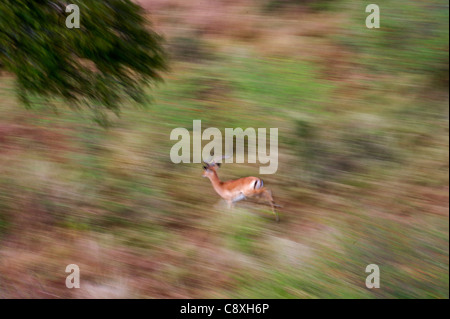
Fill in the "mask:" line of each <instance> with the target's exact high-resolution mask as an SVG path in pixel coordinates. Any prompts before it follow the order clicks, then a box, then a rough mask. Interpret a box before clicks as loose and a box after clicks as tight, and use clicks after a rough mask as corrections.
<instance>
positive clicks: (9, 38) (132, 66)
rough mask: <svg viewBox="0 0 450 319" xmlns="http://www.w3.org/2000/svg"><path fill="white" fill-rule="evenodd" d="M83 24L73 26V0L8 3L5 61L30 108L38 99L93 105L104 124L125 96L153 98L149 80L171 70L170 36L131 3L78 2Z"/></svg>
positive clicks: (2, 29) (3, 12)
mask: <svg viewBox="0 0 450 319" xmlns="http://www.w3.org/2000/svg"><path fill="white" fill-rule="evenodd" d="M71 3H73V4H76V5H78V6H79V8H80V17H81V18H80V22H81V23H80V28H79V29H76V28H74V29H69V28H67V27H66V18H67V16H69V14H70V13H66V12H65V11H66V10H65V8H66V5H67V4H68V3H66V2H65V1H49V0H39V1H36V0H2V1H1V2H0V66H1V67H2V68H4V69H5V70H7V71H8V72H11V73H13V74H14V75H15V77H16V81H17V90H18V94H19V97H20V99H21V101H22V102H24V103H25V105H27V106H30V105H32V104H33V99H32V97H33V96H39V97H44V98H46V99H50V98H57V99H62V100H64V101H65V102H67V103H68V104H69V105H70V106H72V107H79V108H83V107H88V108H90V109H91V110H92V111H93V112H94V114H95V118H96V120H97V121H99V122H100V124H102V125H105V124H107V118H106V112H105V111H107V110H110V111H113V112H114V113H116V114H118V113H119V111H120V105H121V104H122V102H123V101H124V99H128V98H131V99H132V100H134V101H136V102H138V103H141V104H143V103H145V101H146V95H145V94H144V89H145V87H146V85H150V84H153V83H154V82H155V81H158V80H161V75H160V72H161V71H164V70H165V69H166V61H165V55H166V54H165V52H164V49H163V46H162V38H161V37H160V36H159V35H158V34H157V33H155V32H154V31H152V30H150V29H148V23H147V21H146V19H145V16H144V11H143V9H142V8H141V7H140V6H138V5H136V4H134V3H132V2H131V1H129V0H107V1H98V0H83V1H81V0H73V1H71Z"/></svg>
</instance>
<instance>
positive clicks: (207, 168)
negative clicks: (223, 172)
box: [202, 162, 220, 177]
mask: <svg viewBox="0 0 450 319" xmlns="http://www.w3.org/2000/svg"><path fill="white" fill-rule="evenodd" d="M219 167H220V163H215V162H211V163H207V162H205V165H203V174H202V176H203V177H210V176H213V175H214V173H215V172H216V170H217V168H219Z"/></svg>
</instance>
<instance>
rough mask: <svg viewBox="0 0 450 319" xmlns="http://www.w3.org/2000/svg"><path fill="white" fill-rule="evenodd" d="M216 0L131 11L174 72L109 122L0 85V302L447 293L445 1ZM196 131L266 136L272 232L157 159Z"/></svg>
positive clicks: (196, 170) (193, 170) (194, 175)
mask: <svg viewBox="0 0 450 319" xmlns="http://www.w3.org/2000/svg"><path fill="white" fill-rule="evenodd" d="M213 2H214V5H215V6H216V7H215V9H214V10H213V9H212V7H210V6H212V5H207V2H205V3H198V2H195V4H194V3H189V2H186V1H178V0H170V1H156V0H153V1H146V0H141V1H140V3H142V5H143V6H145V7H146V8H147V9H149V10H150V13H149V18H150V19H151V20H153V21H154V23H155V27H156V29H157V30H158V31H159V32H161V33H162V34H164V35H165V37H166V39H167V47H168V50H169V52H171V54H172V61H171V71H170V72H169V73H167V74H166V77H165V83H164V84H161V85H160V86H159V87H158V88H156V89H154V90H153V91H151V92H149V95H151V96H152V97H153V103H151V104H149V105H148V108H147V109H141V108H137V107H135V106H134V105H129V106H127V107H126V108H125V109H124V111H123V112H122V114H121V116H120V118H116V117H114V116H112V117H111V120H112V126H111V127H110V128H108V129H103V128H101V127H98V126H97V125H95V124H93V122H92V119H91V118H90V117H89V114H86V113H80V112H77V111H76V110H71V109H69V108H67V107H66V106H64V105H63V103H62V102H61V101H55V102H54V105H53V106H48V105H44V104H42V103H41V102H40V101H38V100H36V101H35V102H36V103H35V108H33V109H32V110H26V109H24V108H23V107H22V106H21V105H20V104H19V103H18V100H17V98H16V95H15V90H14V79H13V78H12V77H10V76H9V75H8V74H3V76H2V77H1V78H0V297H2V298H59V297H68V298H105V297H106V298H448V296H449V294H448V285H449V278H448V271H449V268H448V264H449V237H448V234H449V229H448V226H449V222H448V221H449V219H448V218H449V215H448V212H449V210H448V208H449V206H448V203H449V201H448V191H449V189H448V185H449V180H448V177H449V171H448V168H449V156H448V155H449V153H448V147H449V137H448V30H447V27H448V2H446V1H435V2H434V3H433V2H432V3H427V4H426V5H425V4H422V2H421V1H412V2H411V1H408V2H406V1H400V2H398V1H396V2H395V4H390V3H391V1H389V2H388V1H380V2H379V5H380V8H381V12H382V20H381V26H382V28H381V29H380V30H369V29H366V28H365V26H364V21H365V16H366V13H365V12H364V8H365V5H363V4H355V2H352V1H336V2H330V1H294V0H290V1H284V2H280V3H275V1H266V2H258V4H257V2H252V1H231V2H229V1H213ZM208 3H209V2H208ZM211 3H212V2H211ZM217 8H219V9H220V10H219V9H217ZM443 8H447V9H446V11H445V10H443ZM407 22H408V23H407ZM55 107H56V108H55ZM195 119H201V120H202V127H203V128H207V127H217V128H219V129H220V130H221V131H222V132H224V129H225V128H235V127H242V128H247V127H253V128H259V127H261V128H264V127H266V128H270V127H277V128H278V129H279V166H278V167H279V168H278V171H277V173H276V174H274V175H267V176H262V177H263V179H264V183H265V185H266V186H267V187H269V188H271V189H272V191H273V193H274V197H275V199H276V201H277V202H279V203H280V204H281V205H282V206H283V207H282V208H279V213H280V216H281V222H280V223H275V222H274V220H273V216H272V215H271V213H270V208H269V207H267V206H265V205H262V204H259V203H253V202H251V201H242V202H239V203H238V204H237V206H236V208H235V209H234V210H232V211H229V210H228V209H227V207H226V205H225V204H224V203H223V202H222V201H221V200H220V198H219V197H218V195H217V194H216V193H215V192H214V190H213V189H212V187H211V185H210V183H209V181H208V180H207V179H205V178H202V177H201V173H202V168H201V165H200V164H178V165H175V164H173V163H172V162H171V161H170V157H169V152H170V149H171V147H172V145H173V144H174V141H170V139H169V136H170V132H171V130H172V129H174V128H176V127H185V128H188V129H189V130H190V129H192V121H193V120H195ZM258 167H259V166H258V165H256V164H225V165H224V166H223V167H222V168H221V169H220V171H219V176H220V177H221V178H222V179H223V180H227V179H232V178H238V177H242V176H247V175H258V174H259V173H258ZM72 263H74V264H77V265H79V267H80V270H81V288H80V289H67V288H66V287H65V284H64V283H65V278H66V276H67V274H66V273H65V272H64V271H65V267H66V266H67V265H68V264H72ZM368 264H377V265H378V266H379V267H380V272H381V288H380V289H367V288H366V286H365V280H366V276H367V275H368V274H367V273H365V268H366V266H367V265H368Z"/></svg>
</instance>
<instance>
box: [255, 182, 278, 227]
mask: <svg viewBox="0 0 450 319" xmlns="http://www.w3.org/2000/svg"><path fill="white" fill-rule="evenodd" d="M257 193H258V194H259V195H260V196H262V197H264V199H265V200H267V201H268V202H269V204H270V207H271V208H272V213H273V214H274V215H275V219H276V221H277V223H278V222H279V221H280V217H279V216H278V213H277V212H276V211H275V203H274V201H273V197H272V192H271V191H270V190H269V189H267V188H264V187H263V188H261V189H259V190H258V192H257Z"/></svg>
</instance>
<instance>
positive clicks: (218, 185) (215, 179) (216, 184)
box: [208, 171, 223, 195]
mask: <svg viewBox="0 0 450 319" xmlns="http://www.w3.org/2000/svg"><path fill="white" fill-rule="evenodd" d="M208 178H209V180H210V181H211V184H212V186H213V188H214V190H215V191H216V192H217V193H218V194H219V195H221V193H222V184H223V183H222V182H221V180H220V179H219V176H218V175H217V172H216V171H213V174H212V175H210V176H208Z"/></svg>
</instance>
